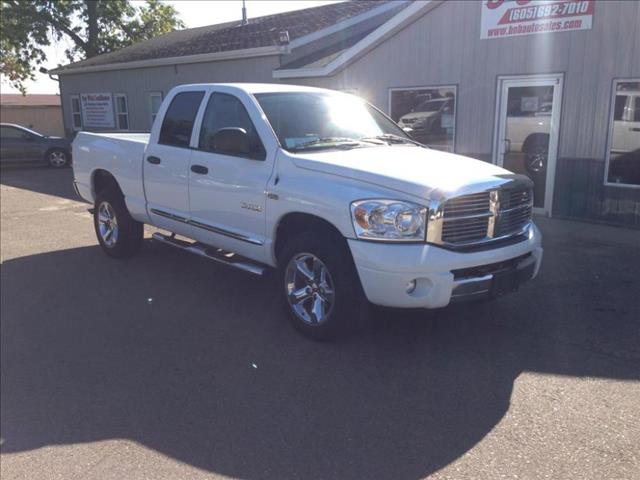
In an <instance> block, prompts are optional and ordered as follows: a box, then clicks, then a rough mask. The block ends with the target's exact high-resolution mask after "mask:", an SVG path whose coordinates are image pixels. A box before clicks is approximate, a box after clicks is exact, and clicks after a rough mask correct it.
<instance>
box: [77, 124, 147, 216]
mask: <svg viewBox="0 0 640 480" xmlns="http://www.w3.org/2000/svg"><path fill="white" fill-rule="evenodd" d="M149 136H150V134H148V133H92V132H79V133H78V135H77V136H76V138H75V139H74V141H73V144H72V149H73V171H74V176H75V181H76V186H77V188H78V192H79V193H80V195H81V196H82V198H84V199H85V200H87V201H88V202H91V203H93V202H94V200H95V198H94V195H95V192H93V190H92V188H91V185H92V182H91V177H92V172H95V171H97V170H104V171H106V172H108V173H110V174H111V175H113V176H115V177H116V178H118V182H119V185H120V188H121V189H122V193H123V194H124V196H125V201H126V203H127V206H128V207H129V210H130V211H131V212H132V213H142V214H144V212H145V206H144V205H145V204H144V192H143V188H142V160H143V158H144V152H145V149H146V148H147V142H148V141H149Z"/></svg>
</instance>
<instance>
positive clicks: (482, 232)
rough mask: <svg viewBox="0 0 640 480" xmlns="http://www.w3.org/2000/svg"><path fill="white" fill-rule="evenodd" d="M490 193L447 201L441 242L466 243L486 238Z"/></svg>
mask: <svg viewBox="0 0 640 480" xmlns="http://www.w3.org/2000/svg"><path fill="white" fill-rule="evenodd" d="M489 217H491V211H490V193H489V192H481V193H472V194H470V195H463V196H461V197H455V198H452V199H450V200H448V201H447V202H446V203H445V204H444V209H443V221H444V223H443V225H442V241H444V242H447V243H466V242H471V241H476V240H482V239H484V238H486V236H487V228H488V224H489Z"/></svg>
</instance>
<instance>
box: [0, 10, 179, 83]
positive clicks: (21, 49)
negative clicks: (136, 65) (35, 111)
mask: <svg viewBox="0 0 640 480" xmlns="http://www.w3.org/2000/svg"><path fill="white" fill-rule="evenodd" d="M178 28H184V23H183V22H182V21H181V20H180V19H179V18H178V13H177V11H176V10H175V9H174V8H173V7H172V6H171V5H166V4H163V3H161V2H160V1H159V0H147V1H146V2H145V3H144V4H142V5H140V6H137V5H135V4H134V3H132V2H130V1H128V0H39V1H34V0H1V4H0V73H1V74H2V75H4V76H5V77H6V78H7V79H8V81H9V82H10V83H11V85H13V86H15V87H16V88H18V89H20V90H21V91H22V92H23V93H24V92H25V88H24V82H25V81H26V80H28V79H33V78H34V72H35V69H36V68H37V67H38V66H39V65H41V64H42V63H43V62H45V61H46V60H47V58H46V52H45V47H47V46H49V45H52V44H53V45H56V44H62V41H63V40H67V41H66V42H64V45H70V47H69V48H65V54H66V56H67V58H68V59H69V61H76V60H81V59H85V58H90V57H94V56H96V55H100V54H101V53H106V52H111V51H114V50H117V49H119V48H122V47H125V46H127V45H131V44H132V43H134V42H138V41H141V40H147V39H149V38H153V37H155V36H158V35H161V34H163V33H167V32H170V31H172V30H175V29H178ZM63 48H64V47H63Z"/></svg>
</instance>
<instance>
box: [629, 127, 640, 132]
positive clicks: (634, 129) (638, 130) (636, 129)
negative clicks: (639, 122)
mask: <svg viewBox="0 0 640 480" xmlns="http://www.w3.org/2000/svg"><path fill="white" fill-rule="evenodd" d="M629 131H631V132H640V128H638V127H631V128H630V129H629Z"/></svg>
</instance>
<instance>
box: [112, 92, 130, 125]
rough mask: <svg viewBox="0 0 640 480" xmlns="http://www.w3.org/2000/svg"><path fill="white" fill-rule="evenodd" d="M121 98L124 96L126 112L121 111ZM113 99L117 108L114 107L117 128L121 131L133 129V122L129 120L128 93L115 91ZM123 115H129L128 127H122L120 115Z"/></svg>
mask: <svg viewBox="0 0 640 480" xmlns="http://www.w3.org/2000/svg"><path fill="white" fill-rule="evenodd" d="M119 98H124V106H125V108H126V112H121V111H120V103H119V102H118V99H119ZM113 99H114V101H115V104H116V105H115V107H116V108H115V109H114V113H115V116H116V118H115V121H116V128H117V130H119V131H122V132H128V131H129V130H131V123H130V120H129V100H128V99H127V94H126V93H114V94H113ZM121 115H125V116H126V117H127V128H122V126H121V125H120V116H121Z"/></svg>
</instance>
